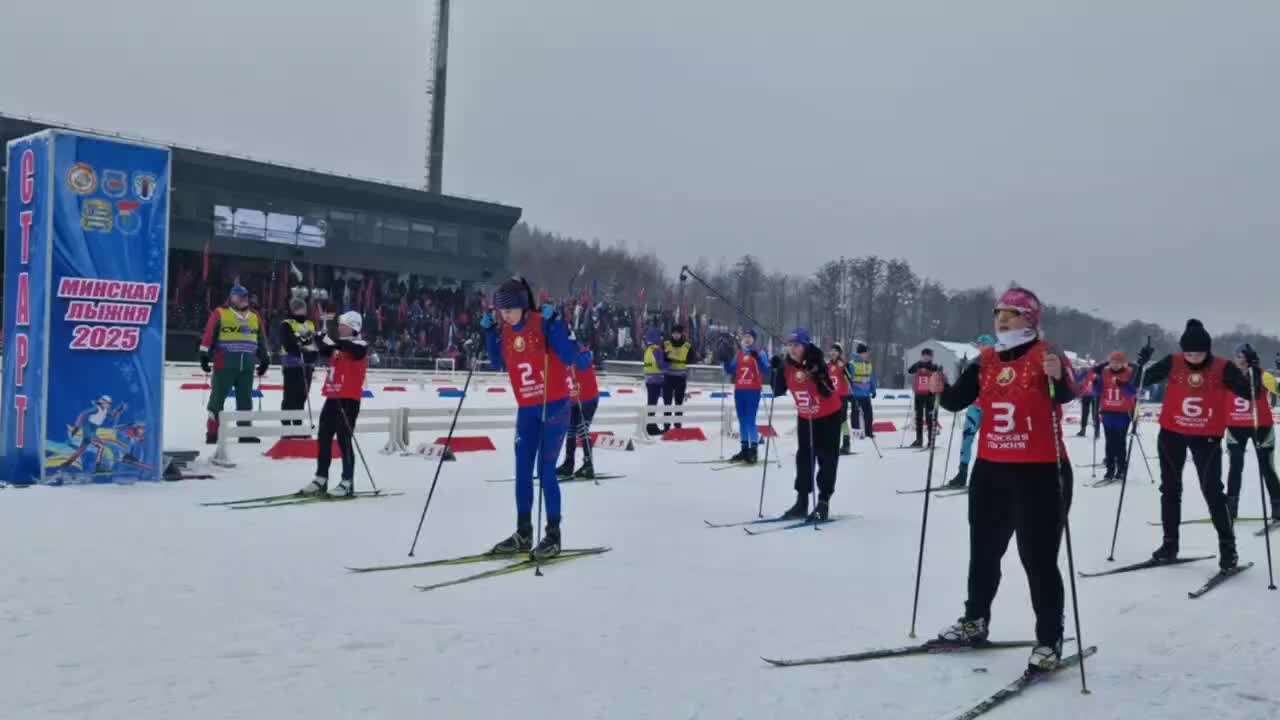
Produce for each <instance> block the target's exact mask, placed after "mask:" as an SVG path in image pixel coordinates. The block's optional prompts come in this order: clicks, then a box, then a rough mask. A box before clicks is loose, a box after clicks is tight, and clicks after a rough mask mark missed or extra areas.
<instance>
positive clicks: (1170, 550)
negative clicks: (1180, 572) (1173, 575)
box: [1151, 538, 1178, 563]
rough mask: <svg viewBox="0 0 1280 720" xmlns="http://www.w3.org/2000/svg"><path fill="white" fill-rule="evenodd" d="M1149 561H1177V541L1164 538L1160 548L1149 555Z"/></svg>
mask: <svg viewBox="0 0 1280 720" xmlns="http://www.w3.org/2000/svg"><path fill="white" fill-rule="evenodd" d="M1151 559H1152V560H1154V561H1156V562H1158V563H1163V562H1170V561H1173V560H1177V559H1178V541H1177V540H1170V539H1169V538H1165V539H1164V542H1163V543H1161V544H1160V547H1158V548H1156V551H1155V552H1153V553H1151Z"/></svg>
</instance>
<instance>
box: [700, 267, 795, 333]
mask: <svg viewBox="0 0 1280 720" xmlns="http://www.w3.org/2000/svg"><path fill="white" fill-rule="evenodd" d="M685 276H688V277H691V278H693V279H694V280H695V281H697V283H698V284H699V285H701V286H702V287H704V288H706V289H707V292H709V293H711V294H712V295H715V296H716V297H717V298H718V299H719V300H720V302H722V303H724V304H725V305H728V306H729V307H730V308H732V309H733V310H734V311H736V312H737V313H738V315H740V316H742V317H744V318H746V319H747V320H750V321H751V322H752V323H753V324H755V326H756V327H758V328H760V329H761V330H763V331H764V332H765V333H767V334H768V335H769V336H770V337H772V338H773V339H774V340H777V341H779V342H782V341H783V338H782V336H780V335H778V334H777V333H776V332H774V331H773V330H771V329H770V328H769V326H768V325H765V324H764V323H762V322H760V321H759V320H756V319H755V318H753V317H751V315H750V314H748V313H747V312H746V311H745V310H743V309H742V307H741V306H740V305H738V304H737V303H735V302H733V301H732V300H730V299H729V298H727V297H725V296H724V294H723V293H721V292H720V291H719V290H716V289H715V288H714V287H711V285H710V284H709V283H708V282H707V281H706V280H703V279H702V278H700V277H698V275H697V273H695V272H694V271H692V270H690V269H689V266H688V265H685V266H684V267H681V268H680V278H681V280H682V281H683V279H684V278H685ZM783 344H785V343H783Z"/></svg>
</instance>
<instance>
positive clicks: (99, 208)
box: [80, 200, 114, 232]
mask: <svg viewBox="0 0 1280 720" xmlns="http://www.w3.org/2000/svg"><path fill="white" fill-rule="evenodd" d="M113 218H114V213H113V212H112V210H111V203H109V202H107V201H106V200H85V201H84V205H83V206H82V207H81V208H80V227H82V228H84V229H85V230H88V231H90V232H111V228H112V225H113V222H114V220H113Z"/></svg>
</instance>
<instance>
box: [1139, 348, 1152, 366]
mask: <svg viewBox="0 0 1280 720" xmlns="http://www.w3.org/2000/svg"><path fill="white" fill-rule="evenodd" d="M1154 354H1155V349H1154V348H1152V347H1151V346H1150V345H1144V346H1143V347H1142V349H1141V350H1139V351H1138V367H1142V366H1143V365H1146V364H1147V363H1149V362H1151V356H1152V355H1154Z"/></svg>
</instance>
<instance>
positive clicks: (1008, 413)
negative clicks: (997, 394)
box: [991, 402, 1031, 434]
mask: <svg viewBox="0 0 1280 720" xmlns="http://www.w3.org/2000/svg"><path fill="white" fill-rule="evenodd" d="M1016 411H1017V407H1016V406H1015V405H1014V404H1013V403H1009V402H997V403H991V422H992V426H991V429H992V430H993V431H995V432H997V433H1001V434H1005V433H1011V432H1013V431H1014V430H1016V429H1017V427H1018V420H1017V418H1016V417H1015V416H1014V415H1015V412H1016ZM1027 432H1031V418H1030V416H1028V417H1027Z"/></svg>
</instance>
